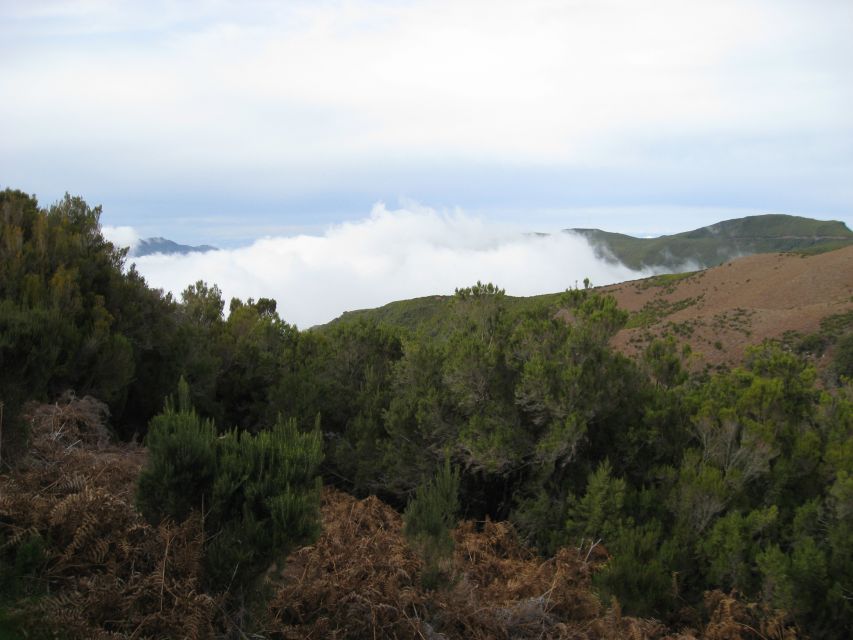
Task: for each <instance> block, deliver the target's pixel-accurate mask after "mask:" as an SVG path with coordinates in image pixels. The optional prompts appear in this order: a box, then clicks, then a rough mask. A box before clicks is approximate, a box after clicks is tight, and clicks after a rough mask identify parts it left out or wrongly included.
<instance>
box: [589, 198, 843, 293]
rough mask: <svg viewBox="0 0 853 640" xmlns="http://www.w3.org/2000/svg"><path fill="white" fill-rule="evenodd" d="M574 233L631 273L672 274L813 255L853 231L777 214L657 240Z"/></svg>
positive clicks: (835, 223)
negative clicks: (657, 269) (750, 258)
mask: <svg viewBox="0 0 853 640" xmlns="http://www.w3.org/2000/svg"><path fill="white" fill-rule="evenodd" d="M573 231H575V232H577V233H580V234H581V235H583V236H584V237H586V238H587V239H588V240H589V241H590V243H591V244H592V245H593V246H594V247H595V248H596V250H597V251H598V252H599V253H600V254H601V255H602V257H605V258H610V259H613V257H615V259H616V260H618V261H619V262H621V263H622V264H624V265H626V266H628V267H630V268H632V269H641V268H643V267H649V266H652V265H660V266H665V267H668V268H670V269H673V270H675V269H683V268H684V267H685V265H687V264H694V265H695V264H697V263H698V264H699V265H700V266H702V267H711V266H714V265H718V264H722V263H723V262H726V261H727V260H731V259H732V258H736V257H739V256H742V255H747V254H751V253H778V252H782V251H797V252H803V253H809V254H815V253H820V252H822V251H831V250H833V249H837V248H839V247H844V246H849V245H850V244H851V243H852V242H853V232H851V231H850V229H848V228H847V227H846V225H845V224H844V223H843V222H838V221H823V220H813V219H810V218H802V217H798V216H788V215H780V214H769V215H760V216H747V217H745V218H738V219H735V220H725V221H723V222H718V223H716V224H713V225H711V226H708V227H701V228H699V229H694V230H693V231H686V232H684V233H677V234H673V235H668V236H660V237H657V238H634V237H632V236H627V235H624V234H621V233H609V232H607V231H601V230H599V229H573ZM694 268H695V267H694ZM664 286H665V284H664Z"/></svg>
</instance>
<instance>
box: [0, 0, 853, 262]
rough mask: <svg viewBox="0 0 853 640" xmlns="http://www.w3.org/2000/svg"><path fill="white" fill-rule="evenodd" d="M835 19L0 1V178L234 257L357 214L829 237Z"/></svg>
mask: <svg viewBox="0 0 853 640" xmlns="http://www.w3.org/2000/svg"><path fill="white" fill-rule="evenodd" d="M851 24H853V3H851V2H849V0H821V1H818V2H814V1H812V2H806V1H802V2H793V1H790V0H736V1H732V0H715V1H713V2H712V1H701V2H700V1H692V0H661V1H658V2H654V3H651V2H636V1H635V0H594V1H593V0H574V1H565V2H557V1H553V0H547V1H545V0H542V1H540V0H530V1H528V2H501V1H500V0H489V1H480V0H456V1H452V2H451V1H435V2H417V1H409V2H391V1H388V0H386V1H375V2H370V1H363V0H352V1H348V2H332V1H327V2H264V1H249V2H228V1H224V0H223V1H217V2H163V1H157V0H155V1H153V2H144V3H143V2H127V1H122V0H115V1H113V0H110V1H107V0H71V1H68V2H52V1H40V0H32V1H30V2H20V1H16V0H14V1H8V0H0V71H2V73H0V96H2V100H0V147H2V149H0V150H2V153H0V184H2V185H3V186H14V187H17V188H21V189H24V190H26V191H29V192H35V193H36V194H37V195H38V196H39V197H40V199H41V200H42V202H50V201H52V200H54V199H56V198H58V197H59V196H61V195H62V193H64V192H65V191H69V192H71V193H74V194H79V195H82V196H83V197H84V198H86V199H87V201H89V202H91V203H100V204H103V206H104V210H105V213H104V219H103V221H104V223H105V224H108V225H115V226H119V225H128V226H132V227H134V228H135V229H136V230H137V231H138V232H139V233H140V234H141V235H164V236H168V237H173V238H175V239H177V240H180V241H185V242H199V243H200V242H212V243H215V244H220V245H222V246H236V245H242V244H246V243H248V242H250V241H251V240H252V239H254V238H257V237H259V236H262V235H293V234H296V233H306V232H307V233H320V234H322V233H324V230H326V229H328V227H329V225H331V224H335V223H340V222H344V221H353V220H359V219H364V218H366V217H367V216H368V215H369V213H370V210H371V208H372V206H373V205H374V204H375V203H377V202H385V203H389V206H391V207H392V208H393V207H395V206H398V203H400V202H408V201H415V202H418V203H422V204H424V205H427V206H429V207H433V208H436V209H438V210H455V209H456V208H461V209H463V210H465V211H467V212H470V213H471V215H475V216H479V217H482V218H483V219H485V220H486V221H491V220H495V221H498V222H511V223H513V224H517V225H519V226H520V227H523V228H530V229H536V230H542V231H551V230H556V229H559V228H564V227H569V226H597V227H602V228H607V229H612V230H618V231H625V232H631V233H654V232H658V233H660V232H670V231H678V230H684V229H687V228H691V227H695V226H699V225H701V224H707V223H709V222H713V221H715V220H718V219H720V218H725V217H732V216H737V215H744V214H746V213H765V212H781V213H797V214H803V215H811V216H815V217H820V218H835V219H842V220H845V221H846V222H847V223H848V224H851V222H853V213H851V212H853V116H851V114H853V63H851V60H853V38H851V37H850V25H851Z"/></svg>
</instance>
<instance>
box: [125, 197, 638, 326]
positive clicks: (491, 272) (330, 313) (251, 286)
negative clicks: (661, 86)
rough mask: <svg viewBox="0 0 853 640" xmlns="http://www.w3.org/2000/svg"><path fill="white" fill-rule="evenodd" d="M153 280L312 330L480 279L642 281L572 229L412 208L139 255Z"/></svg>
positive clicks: (556, 287) (552, 285)
mask: <svg viewBox="0 0 853 640" xmlns="http://www.w3.org/2000/svg"><path fill="white" fill-rule="evenodd" d="M136 265H137V268H138V270H139V271H140V273H142V274H143V275H144V276H145V278H146V279H147V281H148V283H149V284H150V285H151V286H154V287H158V288H162V289H164V290H166V291H171V292H172V293H173V294H175V295H180V292H181V291H182V290H183V289H185V288H186V286H187V285H188V284H190V283H192V282H195V281H197V280H205V281H206V282H208V283H209V284H213V283H216V284H217V285H219V287H220V288H221V289H222V291H223V295H224V297H225V300H226V303H227V301H228V300H229V299H230V298H231V297H239V298H242V299H245V298H248V297H253V298H256V299H257V298H259V297H261V296H265V297H271V298H275V299H276V300H277V302H278V308H279V313H280V314H281V316H282V317H283V318H284V319H285V320H287V321H288V322H292V323H295V324H297V325H298V326H300V327H303V328H305V327H310V326H313V325H316V324H320V323H324V322H328V321H330V320H332V319H333V318H335V317H337V316H339V315H340V314H341V313H343V312H344V311H347V310H354V309H362V308H368V307H376V306H380V305H383V304H385V303H388V302H391V301H394V300H400V299H406V298H414V297H419V296H426V295H434V294H451V293H453V290H454V289H455V288H456V287H462V286H469V285H471V284H473V283H475V282H476V281H477V280H481V281H483V282H487V281H488V282H494V283H495V284H498V285H500V286H501V287H504V288H505V289H506V291H507V293H508V294H510V295H524V296H526V295H535V294H539V293H549V292H555V291H562V290H564V289H566V288H568V287H574V286H577V284H578V283H579V282H582V281H583V279H584V278H587V277H588V278H590V279H591V280H592V281H593V283H594V284H597V285H598V284H606V283H611V282H619V281H622V280H628V279H632V278H638V277H642V276H644V275H647V274H644V273H640V272H637V271H632V270H630V269H628V268H626V267H624V266H621V265H614V264H610V263H607V262H604V261H602V260H600V259H598V258H596V257H595V255H594V253H593V251H592V249H591V248H590V246H589V245H588V244H587V242H586V241H585V240H584V239H582V238H579V237H577V236H574V235H571V234H566V233H553V234H551V235H547V236H543V235H535V234H529V233H523V232H522V230H521V229H519V228H516V227H512V226H496V225H494V224H491V223H488V222H487V221H486V220H484V219H483V218H479V217H475V216H471V215H468V214H466V213H464V212H462V211H458V210H457V211H453V212H441V211H436V210H434V209H430V208H426V207H422V206H419V205H415V204H409V205H406V206H405V207H403V208H400V209H397V210H389V209H388V208H386V207H385V206H384V205H382V204H378V205H376V206H375V207H374V208H373V210H372V211H371V213H370V215H369V217H367V218H364V219H362V220H360V221H357V222H350V223H345V224H340V225H336V226H333V227H330V228H329V229H328V230H327V231H326V232H325V233H324V234H323V235H321V236H306V235H300V236H292V237H268V238H263V239H261V240H258V241H256V242H255V243H253V244H252V245H251V246H248V247H243V248H239V249H231V250H224V251H215V252H210V253H204V254H189V255H184V256H178V255H153V256H144V257H141V258H139V259H137V260H136Z"/></svg>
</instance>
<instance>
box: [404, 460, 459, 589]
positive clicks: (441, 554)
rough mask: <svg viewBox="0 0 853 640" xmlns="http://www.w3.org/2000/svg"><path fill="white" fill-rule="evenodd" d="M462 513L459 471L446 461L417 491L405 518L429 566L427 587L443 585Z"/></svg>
mask: <svg viewBox="0 0 853 640" xmlns="http://www.w3.org/2000/svg"><path fill="white" fill-rule="evenodd" d="M458 512H459V470H458V469H456V468H454V467H452V466H451V464H450V459H449V458H445V461H444V465H443V466H441V467H439V469H438V471H437V472H436V474H435V477H434V478H433V479H432V480H431V481H429V482H427V483H425V484H422V485H421V486H419V487H418V489H417V492H416V494H415V497H414V498H413V499H412V501H411V502H410V503H409V506H408V507H407V508H406V512H405V514H404V515H403V522H404V523H405V534H406V537H407V538H408V539H409V540H410V542H411V543H412V544H413V545H414V546H415V548H416V549H418V551H419V553H420V554H421V556H422V557H423V559H424V562H425V564H426V566H425V568H424V573H423V578H424V585H425V586H432V587H435V586H437V585H438V584H439V583H440V582H441V578H442V565H443V564H444V561H445V560H447V559H448V558H450V557H451V556H452V554H453V538H452V536H451V532H452V531H453V529H454V528H455V527H456V524H457V514H458Z"/></svg>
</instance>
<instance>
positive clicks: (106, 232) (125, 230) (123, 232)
mask: <svg viewBox="0 0 853 640" xmlns="http://www.w3.org/2000/svg"><path fill="white" fill-rule="evenodd" d="M101 234H102V235H103V236H104V237H105V238H106V239H107V240H109V241H110V242H112V243H113V244H114V245H115V246H117V247H129V248H131V249H133V248H134V247H135V246H136V245H137V244H139V239H140V238H139V234H138V233H137V232H136V229H134V228H133V227H127V226H119V227H113V226H110V225H103V226H101Z"/></svg>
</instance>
